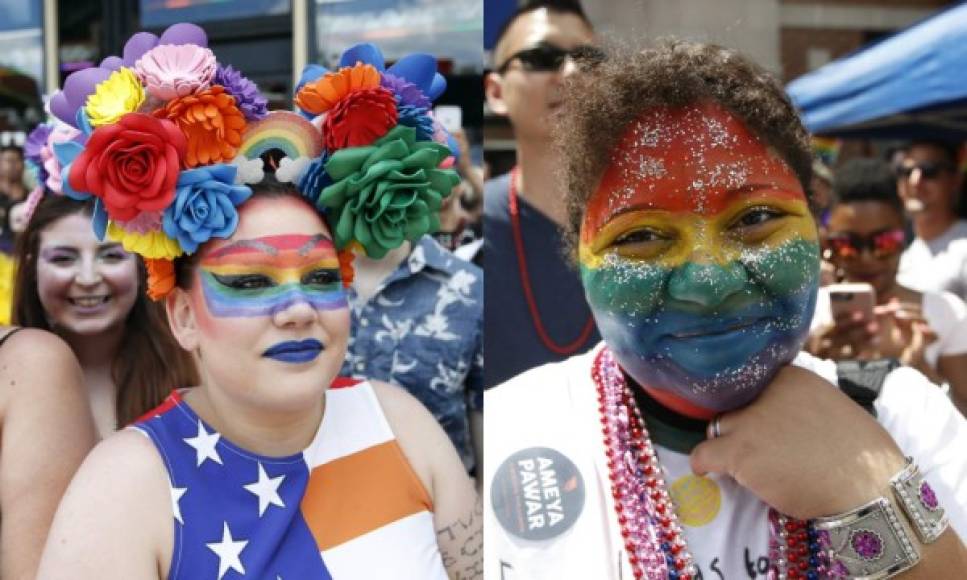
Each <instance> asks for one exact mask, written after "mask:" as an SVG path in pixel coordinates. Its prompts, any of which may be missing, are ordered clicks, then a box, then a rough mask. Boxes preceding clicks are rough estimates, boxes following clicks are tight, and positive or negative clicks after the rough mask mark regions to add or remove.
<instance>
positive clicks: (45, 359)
mask: <svg viewBox="0 0 967 580" xmlns="http://www.w3.org/2000/svg"><path fill="white" fill-rule="evenodd" d="M7 334H13V336H10V338H8V339H7V341H6V342H5V343H4V344H3V347H2V348H0V361H3V362H4V363H5V364H12V365H14V366H16V367H22V366H31V367H33V369H34V370H35V371H37V370H44V369H46V368H48V367H46V366H35V365H51V364H54V365H70V364H74V365H76V364H77V359H76V358H75V357H74V353H73V351H71V349H70V347H69V346H67V343H65V342H64V341H63V340H62V339H61V338H60V337H58V336H57V335H56V334H54V333H52V332H47V331H46V330H40V329H39V328H21V329H19V330H17V329H12V330H8V331H7V332H2V333H0V336H5V335H7Z"/></svg>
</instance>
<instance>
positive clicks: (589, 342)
mask: <svg viewBox="0 0 967 580" xmlns="http://www.w3.org/2000/svg"><path fill="white" fill-rule="evenodd" d="M593 42H594V32H593V30H592V28H591V24H590V22H589V21H588V19H587V16H585V14H584V11H583V10H582V9H581V6H580V4H579V3H578V2H577V1H576V0H575V1H564V0H556V1H554V0H538V1H532V2H528V3H527V4H525V5H524V6H523V7H522V8H520V9H519V10H518V11H517V12H516V13H514V15H512V16H511V18H510V20H509V21H508V22H507V24H505V25H504V28H503V30H502V31H501V33H500V35H499V38H498V40H497V44H496V46H495V48H494V56H493V62H494V70H493V72H491V73H489V74H488V75H487V78H486V80H485V90H486V96H487V102H488V104H489V105H490V108H491V109H492V110H493V111H494V112H495V113H496V114H498V115H502V116H506V117H507V118H508V120H509V121H510V123H511V124H512V125H513V127H514V137H515V139H516V141H517V167H516V168H515V169H514V170H513V171H511V173H510V174H509V175H503V176H501V177H498V178H496V179H492V180H490V181H489V182H487V184H486V186H485V189H484V249H483V256H484V258H483V259H484V263H485V266H484V267H485V268H486V270H487V287H486V301H487V304H488V307H487V316H486V319H485V329H484V336H485V339H486V350H487V352H488V353H489V354H488V359H489V362H488V363H487V368H486V370H485V382H486V384H487V386H488V387H491V386H494V385H497V384H499V383H502V382H504V381H506V380H507V379H509V378H511V377H513V376H515V375H517V374H519V373H521V372H523V371H525V370H527V369H529V368H531V367H535V366H538V365H541V364H544V363H548V362H552V361H557V360H563V359H564V358H567V357H568V356H570V355H572V354H576V353H578V352H583V351H585V350H587V349H588V348H590V347H591V346H593V345H594V344H595V343H597V342H598V341H599V340H600V338H599V335H598V332H597V329H595V327H594V322H593V320H592V318H591V311H590V309H589V308H588V306H587V303H586V302H585V300H584V290H583V288H582V286H581V282H580V280H579V279H578V274H577V271H576V270H575V269H574V268H573V266H571V265H570V264H569V263H568V262H569V261H568V260H567V259H566V258H565V257H564V243H563V240H562V238H561V235H560V233H559V231H558V229H559V226H560V225H561V224H562V223H564V220H565V214H566V210H565V207H564V194H563V192H562V191H560V189H559V188H558V185H557V183H556V181H555V175H556V174H557V170H558V161H557V159H556V156H555V155H554V153H553V150H552V146H551V136H550V131H551V127H552V126H553V122H554V121H553V115H554V112H555V110H556V109H557V108H558V106H559V105H560V104H561V93H562V88H563V83H564V79H565V78H566V77H567V76H568V75H571V74H574V73H575V72H577V70H578V67H579V63H581V62H583V59H585V58H594V56H595V55H596V54H597V52H598V51H597V50H596V49H595V48H594V47H593Z"/></svg>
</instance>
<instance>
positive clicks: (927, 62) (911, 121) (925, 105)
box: [786, 3, 967, 141]
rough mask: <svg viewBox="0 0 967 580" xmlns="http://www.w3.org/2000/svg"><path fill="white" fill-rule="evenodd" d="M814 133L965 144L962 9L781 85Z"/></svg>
mask: <svg viewBox="0 0 967 580" xmlns="http://www.w3.org/2000/svg"><path fill="white" fill-rule="evenodd" d="M786 90H787V91H788V92H789V95H790V96H791V97H792V100H793V102H794V103H795V104H796V106H797V107H798V108H799V110H800V111H801V112H802V115H803V120H804V121H805V123H806V126H807V127H808V128H809V130H810V131H812V132H813V133H815V134H817V135H828V136H834V137H852V138H864V139H918V138H934V139H953V140H961V141H963V140H967V3H961V4H958V5H957V6H954V7H952V8H950V9H947V10H945V11H943V12H940V13H938V14H936V15H934V16H932V17H930V18H928V19H926V20H924V21H922V22H919V23H918V24H915V25H914V26H911V27H910V28H907V29H906V30H903V31H901V32H898V33H897V34H894V35H892V36H890V37H887V38H885V39H883V40H880V41H879V42H877V43H875V44H873V45H871V46H868V47H864V48H862V49H860V50H859V51H857V52H855V53H853V54H851V55H849V56H846V57H843V58H841V59H839V60H837V61H834V62H831V63H829V64H827V65H825V66H823V67H820V68H818V69H816V70H815V71H812V72H810V73H809V74H806V75H803V76H801V77H799V78H798V79H796V80H794V81H792V82H791V83H789V85H788V86H787V87H786Z"/></svg>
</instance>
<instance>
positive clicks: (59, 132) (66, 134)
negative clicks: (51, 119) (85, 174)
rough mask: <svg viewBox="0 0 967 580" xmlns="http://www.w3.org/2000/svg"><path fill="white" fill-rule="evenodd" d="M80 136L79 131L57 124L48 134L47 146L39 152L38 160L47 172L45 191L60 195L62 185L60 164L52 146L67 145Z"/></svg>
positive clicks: (63, 124)
mask: <svg viewBox="0 0 967 580" xmlns="http://www.w3.org/2000/svg"><path fill="white" fill-rule="evenodd" d="M80 134H81V132H80V131H78V130H77V129H75V128H73V127H71V126H70V125H67V124H65V123H57V125H56V126H55V127H54V129H53V130H52V131H51V132H50V136H49V137H47V144H46V145H44V146H43V147H42V148H41V150H40V159H41V160H42V161H43V163H44V170H45V171H46V172H47V182H46V183H47V189H49V190H51V191H53V192H54V193H62V185H61V184H62V183H63V180H62V179H61V175H60V163H59V162H58V161H57V156H56V155H54V145H55V144H58V143H67V142H68V141H70V140H72V139H74V138H75V137H77V136H78V135H80Z"/></svg>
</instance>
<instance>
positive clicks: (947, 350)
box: [810, 287, 967, 370]
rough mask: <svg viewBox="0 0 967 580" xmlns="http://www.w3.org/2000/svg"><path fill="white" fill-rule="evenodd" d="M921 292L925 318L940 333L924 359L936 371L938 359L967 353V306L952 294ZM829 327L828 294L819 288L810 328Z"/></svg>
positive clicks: (830, 320) (830, 312) (926, 351)
mask: <svg viewBox="0 0 967 580" xmlns="http://www.w3.org/2000/svg"><path fill="white" fill-rule="evenodd" d="M922 292H923V303H922V304H921V308H922V311H923V317H924V319H926V321H927V324H929V325H930V328H932V329H933V331H934V332H936V333H937V340H935V341H934V342H932V343H930V344H929V345H927V348H926V349H924V357H925V358H926V359H927V363H928V364H929V365H930V366H931V367H933V368H934V370H936V369H937V359H939V358H940V357H942V356H952V355H957V354H964V353H967V305H965V304H964V301H963V300H961V299H960V298H958V297H957V296H955V295H953V294H951V293H950V292H933V291H930V290H923V291H922ZM829 324H833V312H832V309H831V306H830V302H829V291H828V289H827V288H825V287H820V288H819V294H818V295H817V296H816V312H815V314H814V315H813V321H812V324H811V325H810V327H811V328H812V329H818V328H820V327H823V326H826V325H829Z"/></svg>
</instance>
